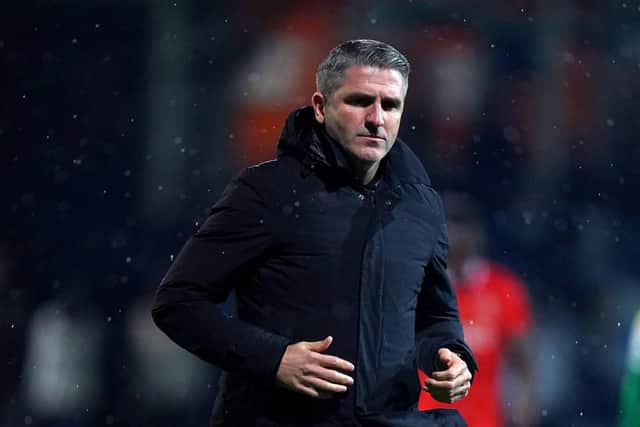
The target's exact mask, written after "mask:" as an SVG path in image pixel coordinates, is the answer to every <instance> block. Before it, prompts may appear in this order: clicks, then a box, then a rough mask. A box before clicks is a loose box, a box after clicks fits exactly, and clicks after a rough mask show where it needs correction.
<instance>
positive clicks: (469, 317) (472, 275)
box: [418, 261, 531, 427]
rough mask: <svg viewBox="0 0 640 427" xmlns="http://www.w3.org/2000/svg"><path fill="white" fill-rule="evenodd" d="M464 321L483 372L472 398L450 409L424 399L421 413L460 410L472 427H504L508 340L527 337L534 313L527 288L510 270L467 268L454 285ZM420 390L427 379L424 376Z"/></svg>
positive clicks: (484, 266) (425, 396) (480, 266)
mask: <svg viewBox="0 0 640 427" xmlns="http://www.w3.org/2000/svg"><path fill="white" fill-rule="evenodd" d="M455 288H456V295H457V298H458V308H459V310H460V320H461V321H462V324H463V328H464V336H465V340H466V342H467V344H469V347H471V350H473V353H474V354H475V356H476V358H477V360H478V366H479V370H478V372H477V373H476V375H475V379H474V381H473V385H472V386H471V390H470V391H469V395H468V396H467V397H465V398H464V399H462V400H460V401H458V402H456V403H454V404H452V405H449V404H444V403H440V402H437V401H435V400H434V399H432V398H431V396H430V395H429V394H428V393H426V392H424V391H423V392H421V393H420V400H419V402H418V409H419V410H421V411H423V410H427V409H434V408H456V409H458V410H459V411H460V413H461V414H462V416H463V418H464V419H465V421H466V422H467V424H468V425H469V427H494V426H502V425H504V422H503V420H504V418H503V415H502V407H503V399H502V396H501V390H500V384H501V377H500V370H501V358H502V356H503V354H504V352H505V350H506V348H507V344H508V343H509V340H510V339H512V338H514V337H517V336H520V335H525V334H527V333H528V331H529V329H530V326H531V309H530V306H529V301H528V297H527V292H526V289H525V286H524V284H523V283H522V281H521V280H520V279H518V277H516V275H515V274H514V273H513V272H511V271H509V270H508V269H507V268H505V267H503V266H500V265H497V264H495V263H491V262H486V261H473V262H472V263H471V262H470V263H468V265H465V269H464V277H462V278H461V280H460V281H458V282H456V283H455ZM419 376H420V381H421V384H422V383H424V379H425V378H426V375H425V374H424V373H423V372H422V371H419Z"/></svg>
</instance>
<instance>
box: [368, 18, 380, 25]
mask: <svg viewBox="0 0 640 427" xmlns="http://www.w3.org/2000/svg"><path fill="white" fill-rule="evenodd" d="M369 22H371V23H372V24H375V23H377V22H378V20H377V19H376V18H371V19H370V20H369Z"/></svg>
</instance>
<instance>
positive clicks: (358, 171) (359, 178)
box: [350, 162, 380, 185]
mask: <svg viewBox="0 0 640 427" xmlns="http://www.w3.org/2000/svg"><path fill="white" fill-rule="evenodd" d="M350 163H351V170H352V171H353V179H354V180H355V181H356V182H357V183H358V184H361V185H369V184H370V183H371V181H373V179H374V178H375V177H376V173H377V172H378V168H379V167H380V162H375V163H368V164H361V163H360V164H357V163H355V162H350Z"/></svg>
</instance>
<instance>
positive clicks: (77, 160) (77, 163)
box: [73, 159, 82, 166]
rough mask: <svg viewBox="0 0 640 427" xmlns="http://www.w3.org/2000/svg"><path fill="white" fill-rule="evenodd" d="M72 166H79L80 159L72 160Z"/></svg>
mask: <svg viewBox="0 0 640 427" xmlns="http://www.w3.org/2000/svg"><path fill="white" fill-rule="evenodd" d="M73 164H74V165H76V166H80V165H81V164H82V159H73Z"/></svg>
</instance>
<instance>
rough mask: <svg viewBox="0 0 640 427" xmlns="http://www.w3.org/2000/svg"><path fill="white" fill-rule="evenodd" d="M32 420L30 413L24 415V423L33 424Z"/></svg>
mask: <svg viewBox="0 0 640 427" xmlns="http://www.w3.org/2000/svg"><path fill="white" fill-rule="evenodd" d="M31 422H33V418H31V417H30V416H29V415H27V416H26V417H24V423H25V424H26V425H31Z"/></svg>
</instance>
